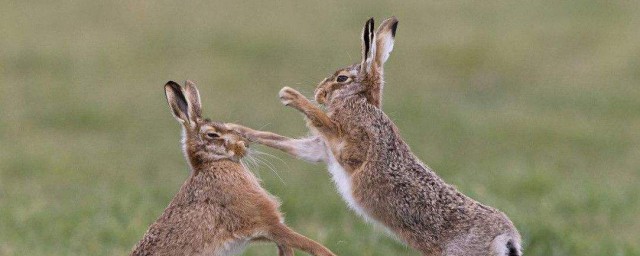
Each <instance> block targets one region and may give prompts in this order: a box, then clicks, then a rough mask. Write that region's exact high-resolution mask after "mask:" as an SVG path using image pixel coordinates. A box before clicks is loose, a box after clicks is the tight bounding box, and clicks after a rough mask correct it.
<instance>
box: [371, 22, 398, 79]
mask: <svg viewBox="0 0 640 256" xmlns="http://www.w3.org/2000/svg"><path fill="white" fill-rule="evenodd" d="M396 29H398V19H396V17H391V18H388V19H386V20H385V21H383V22H382V24H380V27H378V30H377V31H376V36H375V38H376V47H377V50H376V55H375V56H376V57H375V64H376V66H378V67H380V68H382V65H383V64H384V63H385V62H386V61H387V59H388V58H389V53H391V51H392V50H393V42H394V38H395V36H396Z"/></svg>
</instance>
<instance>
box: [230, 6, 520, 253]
mask: <svg viewBox="0 0 640 256" xmlns="http://www.w3.org/2000/svg"><path fill="white" fill-rule="evenodd" d="M372 26H373V20H372V19H370V20H369V21H367V23H366V24H365V28H364V29H363V37H362V38H363V50H362V53H363V58H362V62H361V63H360V64H356V65H352V66H349V67H347V68H344V69H341V70H338V71H336V72H335V73H334V74H333V75H331V76H329V77H328V78H326V79H324V80H323V81H322V82H321V83H320V84H319V85H318V87H317V89H316V94H315V98H316V101H317V102H318V103H321V104H324V105H325V106H326V108H327V110H328V112H327V113H325V112H323V111H322V110H320V109H319V108H318V107H316V106H315V105H314V104H312V103H311V102H310V101H309V100H308V99H306V98H305V97H304V96H303V95H302V94H300V93H299V92H297V91H295V90H294V89H291V88H288V87H285V88H283V89H282V90H281V91H280V100H281V101H282V103H283V104H285V105H287V106H290V107H293V108H295V109H297V110H299V111H301V112H302V113H303V114H304V115H305V117H306V118H307V120H308V126H309V128H310V129H311V130H312V131H313V132H314V134H315V135H314V136H312V137H310V138H306V139H289V138H286V137H284V136H280V135H276V134H272V133H268V132H260V131H254V130H252V129H249V128H246V127H243V126H240V125H233V126H232V128H233V129H235V130H237V131H239V132H240V133H242V134H243V135H244V136H246V137H247V138H248V139H250V140H255V141H258V142H259V143H262V144H265V145H268V146H272V147H275V148H279V149H281V150H284V151H286V152H288V153H290V154H293V155H296V156H298V157H301V158H303V159H307V160H313V159H314V158H313V157H311V155H312V153H309V152H313V153H315V154H317V155H318V157H317V159H319V160H320V161H325V162H328V163H330V165H331V162H332V161H337V162H338V164H339V165H340V166H341V167H342V168H343V170H344V172H345V173H346V174H345V175H346V176H348V178H347V180H348V182H349V184H348V185H349V186H348V187H349V188H350V191H348V194H347V195H346V196H345V195H344V194H343V197H345V199H346V200H347V201H348V202H349V203H350V204H352V208H354V209H355V210H356V211H361V212H362V213H361V214H362V215H364V216H365V217H367V218H370V219H372V220H374V221H375V222H377V223H381V224H382V225H384V226H385V227H387V228H388V229H389V230H390V231H392V232H393V233H394V234H396V235H397V236H398V237H399V238H400V239H401V240H403V241H405V242H406V243H407V244H408V245H410V246H411V247H413V248H415V249H417V250H419V251H420V252H422V253H423V254H424V255H465V256H475V255H478V256H480V255H482V256H485V255H492V256H493V255H500V256H506V255H509V256H511V255H521V252H520V243H521V241H520V235H519V233H518V231H517V230H516V228H515V227H514V225H513V223H512V222H511V221H510V220H509V218H508V217H507V216H506V215H505V214H503V213H502V212H500V211H498V210H496V209H494V208H491V207H488V206H485V205H483V204H481V203H479V202H477V201H475V200H473V199H471V198H469V197H467V196H465V195H463V194H462V193H460V192H459V191H457V190H456V189H455V188H454V187H453V186H451V185H449V184H447V183H445V182H444V181H443V180H442V179H441V178H440V177H438V175H437V174H436V173H435V172H434V171H433V170H431V169H430V168H428V167H427V166H426V165H424V164H423V163H422V162H421V161H420V160H419V159H418V158H417V157H416V156H415V155H414V154H413V153H412V152H411V149H410V148H409V146H408V145H407V144H406V143H405V142H404V141H403V139H402V137H401V136H400V134H399V132H398V129H397V127H396V126H395V125H394V123H393V122H392V121H391V120H390V119H389V117H388V116H387V115H386V114H385V113H384V112H383V111H382V110H381V108H380V101H381V96H382V88H383V84H384V81H383V69H382V67H383V66H382V64H383V63H384V61H385V60H386V57H385V55H386V56H388V53H389V52H390V51H391V49H390V48H389V47H388V45H389V44H390V45H393V42H388V41H385V40H393V35H395V28H396V27H397V20H396V19H395V18H391V19H388V20H386V21H385V22H383V24H382V25H381V26H380V28H379V29H378V31H377V32H376V34H375V35H371V34H370V33H371V31H372ZM376 36H378V37H377V39H376ZM367 42H369V45H368V46H367ZM385 45H386V48H385ZM372 51H373V52H372ZM340 75H348V76H349V79H348V80H347V81H345V82H338V81H337V77H338V76H340ZM318 139H319V140H320V142H317V141H318ZM314 142H316V144H313V143H314ZM305 148H306V149H305ZM333 159H335V160H333ZM331 168H332V167H330V170H331ZM334 176H335V174H334ZM334 179H335V178H334ZM336 183H338V185H339V186H340V184H341V183H340V182H339V181H337V182H336ZM349 193H350V194H349ZM350 200H353V201H354V202H350ZM510 248H515V249H513V250H512V249H510ZM509 250H511V252H509ZM514 250H515V251H514Z"/></svg>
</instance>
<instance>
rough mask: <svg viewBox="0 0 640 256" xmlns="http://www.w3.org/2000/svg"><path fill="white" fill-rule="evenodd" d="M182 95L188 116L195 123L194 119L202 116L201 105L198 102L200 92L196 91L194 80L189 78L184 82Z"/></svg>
mask: <svg viewBox="0 0 640 256" xmlns="http://www.w3.org/2000/svg"><path fill="white" fill-rule="evenodd" d="M184 96H185V98H186V99H187V103H188V104H187V106H188V113H189V118H190V120H191V121H192V122H194V123H195V121H197V120H198V119H201V118H202V105H201V104H200V92H198V88H197V87H196V84H195V83H194V82H192V81H189V80H187V82H185V86H184Z"/></svg>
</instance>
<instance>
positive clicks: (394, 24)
mask: <svg viewBox="0 0 640 256" xmlns="http://www.w3.org/2000/svg"><path fill="white" fill-rule="evenodd" d="M396 29H398V20H395V21H394V22H393V24H391V36H392V37H396Z"/></svg>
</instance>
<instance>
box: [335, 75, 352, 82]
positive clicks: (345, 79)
mask: <svg viewBox="0 0 640 256" xmlns="http://www.w3.org/2000/svg"><path fill="white" fill-rule="evenodd" d="M347 79H349V77H348V76H338V78H336V82H338V83H342V82H344V81H347Z"/></svg>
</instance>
